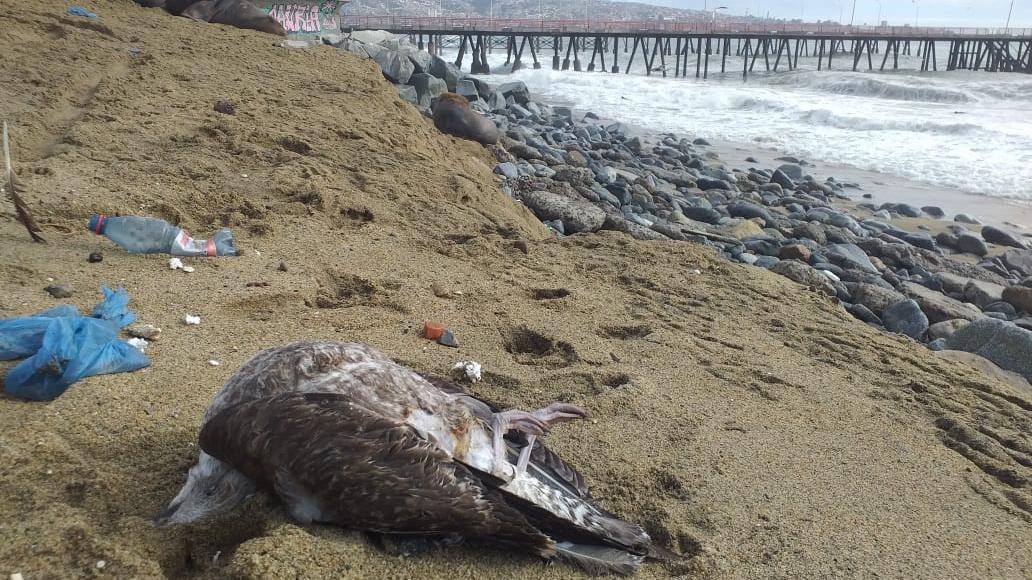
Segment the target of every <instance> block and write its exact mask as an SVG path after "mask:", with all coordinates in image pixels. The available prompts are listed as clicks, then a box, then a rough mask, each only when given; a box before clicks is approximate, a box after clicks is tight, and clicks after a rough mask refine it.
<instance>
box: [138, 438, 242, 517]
mask: <svg viewBox="0 0 1032 580" xmlns="http://www.w3.org/2000/svg"><path fill="white" fill-rule="evenodd" d="M255 489H256V486H255V484H254V482H253V481H251V479H249V478H248V477H247V476H245V475H244V474H242V473H240V472H239V471H237V470H236V469H233V468H232V467H231V466H230V465H229V464H227V463H224V462H222V461H219V460H218V459H215V458H214V457H212V456H211V455H208V454H207V453H205V452H203V451H202V452H201V457H200V459H199V460H198V461H197V465H194V466H193V467H191V468H190V473H189V474H188V475H187V478H186V483H185V484H183V488H182V489H180V490H179V493H178V494H177V495H176V497H175V498H173V499H172V501H171V502H170V503H169V504H168V508H166V509H165V511H163V512H162V513H160V514H158V516H157V517H155V518H154V523H156V524H158V525H165V524H185V523H188V522H192V521H194V520H198V519H200V518H204V517H208V516H213V515H217V514H221V513H224V512H227V511H229V510H231V509H233V508H234V507H236V506H237V505H238V504H239V503H240V502H242V501H244V500H245V499H247V498H248V497H249V496H251V495H252V494H253V493H254V492H255Z"/></svg>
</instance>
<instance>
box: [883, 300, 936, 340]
mask: <svg viewBox="0 0 1032 580" xmlns="http://www.w3.org/2000/svg"><path fill="white" fill-rule="evenodd" d="M881 319H882V324H884V325H885V328H887V329H888V330H890V331H892V332H898V333H900V334H905V335H907V336H909V337H910V338H913V339H914V340H921V339H922V338H924V335H925V333H926V332H928V317H927V316H925V313H924V312H922V311H921V307H920V306H918V304H917V302H915V301H913V300H904V301H902V302H897V303H895V304H893V305H892V306H889V307H888V308H886V309H885V312H884V313H882V317H881Z"/></svg>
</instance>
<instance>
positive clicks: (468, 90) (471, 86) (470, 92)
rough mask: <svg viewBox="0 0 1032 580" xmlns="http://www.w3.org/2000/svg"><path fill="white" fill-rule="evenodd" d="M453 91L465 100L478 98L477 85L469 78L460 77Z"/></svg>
mask: <svg viewBox="0 0 1032 580" xmlns="http://www.w3.org/2000/svg"><path fill="white" fill-rule="evenodd" d="M455 93H456V94H458V95H461V96H463V97H465V98H466V100H467V101H475V100H477V99H479V98H480V92H479V91H477V85H476V84H475V83H474V82H473V81H471V80H469V79H460V80H459V82H458V84H456V85H455Z"/></svg>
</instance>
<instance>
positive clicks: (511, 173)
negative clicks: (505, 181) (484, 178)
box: [494, 162, 520, 179]
mask: <svg viewBox="0 0 1032 580" xmlns="http://www.w3.org/2000/svg"><path fill="white" fill-rule="evenodd" d="M494 172H495V173H497V174H498V175H502V176H505V177H508V178H509V179H516V178H517V177H519V176H520V171H519V169H517V168H516V164H515V163H508V162H507V163H499V164H498V165H495V168H494Z"/></svg>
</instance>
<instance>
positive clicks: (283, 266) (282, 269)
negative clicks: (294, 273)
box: [276, 261, 287, 272]
mask: <svg viewBox="0 0 1032 580" xmlns="http://www.w3.org/2000/svg"><path fill="white" fill-rule="evenodd" d="M276 269H277V270H279V271H280V272H286V271H287V263H286V262H283V261H281V262H280V263H279V264H277V265H276Z"/></svg>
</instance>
